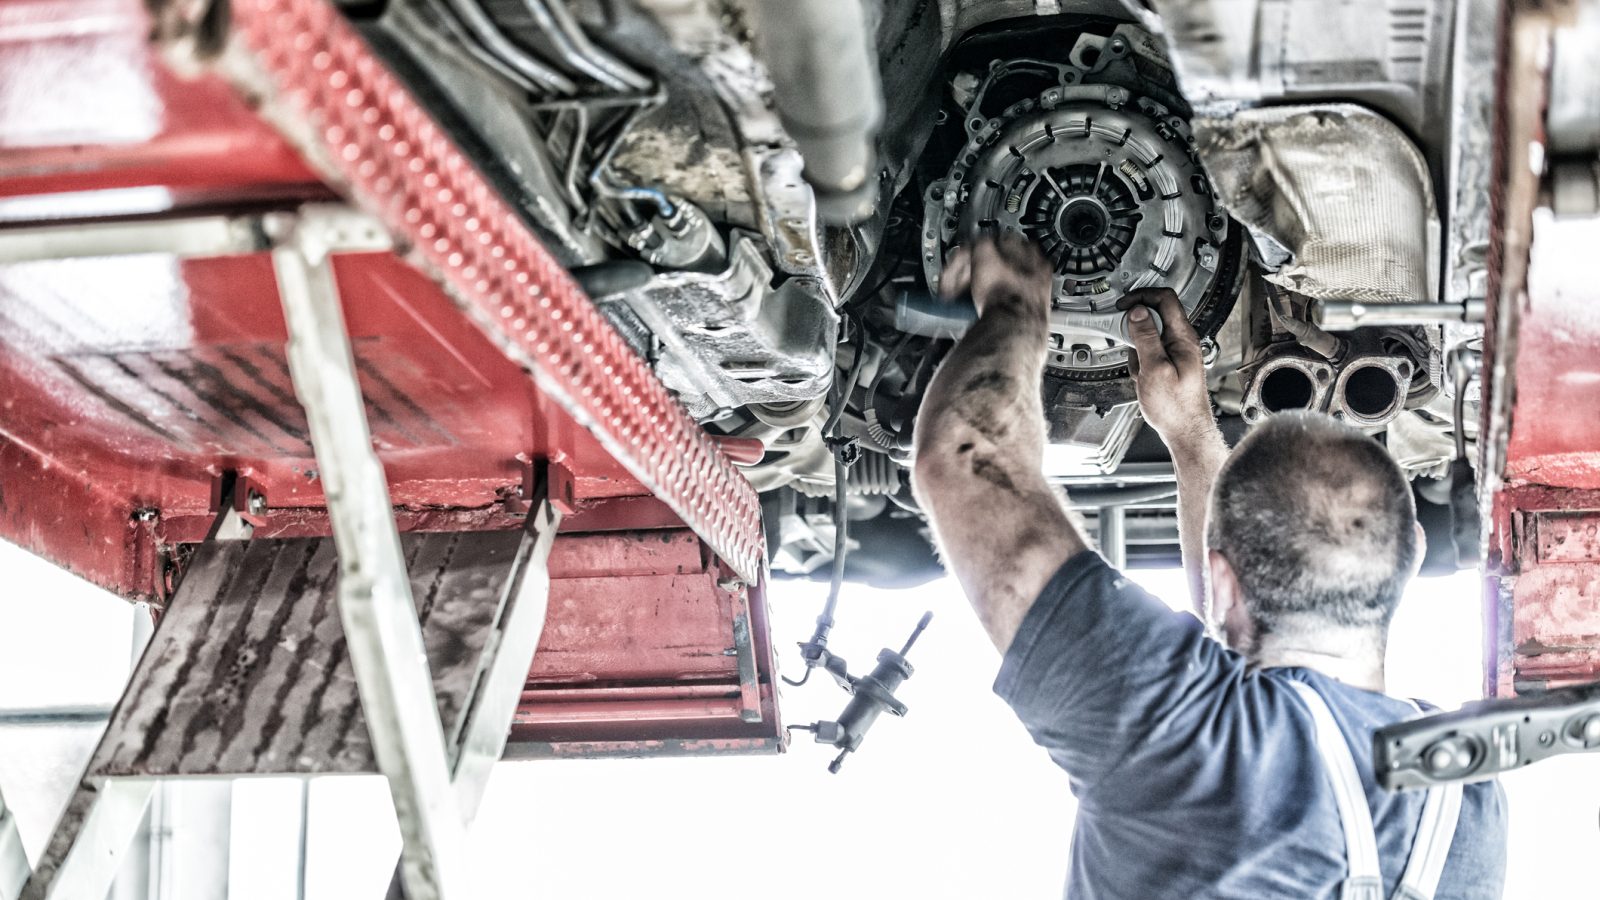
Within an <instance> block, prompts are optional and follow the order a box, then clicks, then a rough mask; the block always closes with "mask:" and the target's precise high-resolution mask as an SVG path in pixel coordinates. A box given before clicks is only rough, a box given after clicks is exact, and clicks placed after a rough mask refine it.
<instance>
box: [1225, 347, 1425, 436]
mask: <svg viewBox="0 0 1600 900" xmlns="http://www.w3.org/2000/svg"><path fill="white" fill-rule="evenodd" d="M1414 369H1415V367H1414V365H1413V364H1412V362H1411V360H1410V359H1408V358H1406V357H1403V356H1353V357H1350V358H1349V359H1346V360H1344V361H1343V362H1341V363H1339V364H1337V365H1336V364H1334V363H1331V362H1328V361H1327V360H1322V359H1310V358H1306V357H1301V356H1278V357H1276V358H1274V359H1271V360H1268V361H1267V362H1265V363H1263V364H1262V366H1261V368H1260V369H1259V370H1257V372H1256V375H1255V377H1254V378H1253V379H1251V380H1250V384H1249V387H1248V388H1247V389H1246V391H1245V397H1244V404H1243V407H1242V410H1243V414H1244V418H1245V421H1246V422H1250V423H1255V422H1259V421H1260V420H1261V419H1263V418H1265V417H1266V416H1267V415H1269V414H1271V413H1275V412H1284V411H1286V410H1294V409H1310V410H1318V411H1322V412H1326V413H1328V414H1329V415H1331V416H1333V417H1334V418H1335V419H1342V420H1344V421H1346V422H1349V423H1350V424H1352V425H1355V426H1357V427H1362V428H1371V427H1378V426H1383V425H1387V424H1389V423H1390V422H1393V421H1394V420H1395V418H1396V417H1397V416H1399V415H1400V412H1401V410H1403V409H1405V403H1406V394H1407V393H1408V392H1409V390H1410V384H1411V377H1412V374H1413V372H1414Z"/></svg>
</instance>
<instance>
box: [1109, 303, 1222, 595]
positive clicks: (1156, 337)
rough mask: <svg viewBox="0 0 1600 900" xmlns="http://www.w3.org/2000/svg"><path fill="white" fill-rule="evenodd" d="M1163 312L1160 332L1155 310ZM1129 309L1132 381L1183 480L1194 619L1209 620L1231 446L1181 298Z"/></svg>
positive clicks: (1182, 533)
mask: <svg viewBox="0 0 1600 900" xmlns="http://www.w3.org/2000/svg"><path fill="white" fill-rule="evenodd" d="M1147 304H1153V305H1154V306H1155V308H1156V312H1158V313H1160V315H1161V325H1162V330H1161V332H1160V333H1157V332H1156V324H1155V319H1154V318H1152V316H1153V315H1154V314H1153V313H1152V312H1151V310H1150V306H1149V305H1147ZM1118 305H1119V306H1121V307H1122V308H1124V309H1127V310H1128V336H1129V337H1131V338H1133V350H1134V359H1133V360H1132V362H1131V363H1130V366H1131V368H1132V369H1133V384H1134V388H1135V389H1136V390H1137V391H1138V394H1139V409H1140V410H1142V411H1143V412H1144V418H1145V421H1147V422H1149V423H1150V426H1151V427H1152V428H1154V429H1155V430H1156V433H1157V434H1159V435H1161V440H1162V441H1164V442H1165V443H1166V445H1167V449H1168V450H1169V451H1171V453H1172V467H1173V470H1174V472H1175V474H1176V475H1177V477H1178V543H1179V544H1180V545H1181V546H1182V548H1183V568H1184V572H1185V574H1186V575H1187V579H1188V582H1189V599H1190V602H1191V603H1192V604H1193V608H1194V612H1195V615H1197V616H1199V617H1200V621H1202V622H1210V621H1211V618H1210V609H1209V604H1208V603H1207V602H1206V582H1205V528H1206V505H1207V503H1208V500H1209V498H1210V496H1211V485H1212V483H1213V482H1215V481H1216V478H1217V472H1219V471H1221V469H1222V464H1223V462H1224V461H1226V460H1227V458H1228V445H1227V444H1226V443H1225V442H1224V441H1223V440H1222V432H1221V431H1219V430H1218V429H1217V422H1216V420H1215V419H1213V418H1212V417H1211V395H1210V394H1209V393H1207V391H1206V366H1205V361H1204V360H1203V359H1202V358H1201V354H1200V338H1199V337H1198V336H1197V335H1196V334H1195V333H1194V326H1192V325H1190V324H1189V319H1188V317H1187V316H1185V315H1184V314H1183V304H1182V303H1180V302H1178V295H1177V294H1175V293H1173V292H1172V291H1170V290H1167V289H1166V288H1157V289H1155V290H1145V291H1134V292H1132V293H1130V294H1129V295H1128V296H1127V297H1125V298H1123V301H1122V302H1121V303H1119V304H1118Z"/></svg>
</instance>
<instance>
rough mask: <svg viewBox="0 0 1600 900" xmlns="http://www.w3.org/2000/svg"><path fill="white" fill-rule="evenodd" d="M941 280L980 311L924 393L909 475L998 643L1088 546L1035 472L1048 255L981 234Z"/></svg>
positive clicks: (1039, 458) (1041, 433)
mask: <svg viewBox="0 0 1600 900" xmlns="http://www.w3.org/2000/svg"><path fill="white" fill-rule="evenodd" d="M940 289H941V291H942V292H943V293H945V294H946V295H947V296H949V295H954V294H958V293H960V292H962V291H964V290H969V289H970V291H971V293H972V298H973V302H974V303H975V304H976V305H977V307H978V312H979V317H978V321H977V323H976V324H974V325H973V326H972V328H971V329H970V330H969V331H968V332H967V333H966V335H965V336H964V337H963V338H962V339H961V341H960V343H958V344H957V345H956V347H955V349H954V350H952V351H951V352H950V355H949V356H947V357H946V358H945V360H944V363H943V364H942V365H941V366H940V367H939V371H938V373H937V374H936V375H935V376H934V378H933V382H932V383H931V384H930V385H929V386H928V391H927V394H926V395H925V396H924V397H923V399H922V411H921V413H920V414H919V415H918V417H917V431H916V435H917V438H916V450H917V460H916V466H915V468H914V469H913V471H912V486H913V487H914V489H915V490H916V494H917V497H918V500H919V502H920V503H921V504H922V506H923V508H924V509H926V510H927V511H928V514H929V516H928V517H929V520H930V521H931V522H932V524H933V530H934V535H935V536H936V537H937V539H938V542H939V547H940V548H941V550H942V552H943V555H944V560H945V562H946V564H947V565H949V566H950V568H951V570H952V571H954V573H955V575H956V578H957V579H958V580H959V581H960V582H961V586H962V588H963V589H964V590H965V591H966V594H967V597H968V599H969V600H971V602H972V605H973V607H974V608H975V609H976V610H977V612H978V618H979V619H981V620H982V622H983V625H984V628H985V629H986V630H987V631H988V632H989V637H990V639H991V640H993V641H994V644H995V646H996V647H999V648H1000V651H1001V652H1002V653H1004V652H1005V650H1006V648H1008V647H1009V646H1011V641H1012V638H1013V637H1015V636H1016V633H1017V629H1018V628H1019V627H1020V626H1021V624H1022V618H1023V616H1024V615H1025V614H1026V613H1027V612H1028V608H1029V607H1030V606H1031V605H1032V604H1033V601H1034V600H1035V599H1036V598H1037V597H1038V596H1039V593H1040V591H1042V590H1043V589H1044V586H1045V584H1046V583H1047V582H1048V581H1049V580H1050V577H1051V575H1053V574H1054V573H1055V571H1056V570H1057V569H1059V568H1060V567H1061V564H1062V563H1063V562H1065V561H1066V560H1067V559H1068V557H1070V556H1072V555H1073V554H1075V553H1078V552H1079V551H1081V550H1084V549H1085V548H1086V547H1087V546H1088V542H1087V541H1086V540H1084V537H1083V533H1082V532H1081V531H1080V530H1079V529H1078V527H1077V525H1076V524H1075V523H1074V522H1073V520H1072V519H1071V517H1069V516H1068V515H1067V511H1066V509H1065V508H1064V506H1063V504H1062V500H1061V498H1060V495H1059V494H1058V493H1057V492H1056V491H1054V490H1052V489H1051V487H1050V485H1049V484H1048V483H1047V482H1046V481H1045V479H1044V475H1043V472H1042V467H1043V454H1044V439H1045V422H1044V408H1043V404H1042V402H1041V400H1040V397H1039V390H1040V384H1041V382H1042V380H1043V376H1044V361H1045V351H1046V347H1047V345H1048V342H1049V335H1048V331H1049V329H1048V327H1047V326H1048V316H1049V311H1050V294H1051V283H1050V264H1049V263H1048V262H1047V261H1046V260H1045V259H1044V257H1042V256H1041V255H1040V254H1039V251H1038V250H1036V249H1034V247H1033V245H1031V244H1029V243H1027V242H1026V241H1025V240H1023V239H1022V238H1020V237H1018V236H1015V235H1006V236H1002V237H1001V238H1000V239H998V240H990V239H987V238H986V239H983V240H980V241H979V242H978V243H977V244H976V245H975V246H974V247H973V248H972V250H971V252H970V253H967V252H958V253H957V254H956V255H955V256H953V257H952V259H951V261H950V265H949V266H948V267H947V268H946V270H945V276H944V283H943V284H941V285H940Z"/></svg>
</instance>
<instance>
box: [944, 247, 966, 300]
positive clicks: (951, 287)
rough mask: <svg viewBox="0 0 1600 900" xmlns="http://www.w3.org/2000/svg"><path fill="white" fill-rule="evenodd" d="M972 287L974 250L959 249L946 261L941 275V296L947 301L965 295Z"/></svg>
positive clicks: (953, 251)
mask: <svg viewBox="0 0 1600 900" xmlns="http://www.w3.org/2000/svg"><path fill="white" fill-rule="evenodd" d="M971 287H972V250H971V249H970V248H968V247H957V248H956V249H954V250H952V251H950V256H949V258H947V259H946V260H945V261H944V272H943V273H941V274H940V275H939V295H940V296H941V297H944V298H945V299H946V300H949V299H953V298H955V297H958V296H960V295H961V294H963V293H965V292H966V291H967V290H968V289H969V288H971Z"/></svg>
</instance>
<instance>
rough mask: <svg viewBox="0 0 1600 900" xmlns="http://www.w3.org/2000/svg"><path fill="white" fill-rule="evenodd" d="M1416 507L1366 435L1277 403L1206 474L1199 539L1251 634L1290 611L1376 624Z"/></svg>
mask: <svg viewBox="0 0 1600 900" xmlns="http://www.w3.org/2000/svg"><path fill="white" fill-rule="evenodd" d="M1416 517H1417V510H1416V504H1415V502H1414V501H1413V500H1412V498H1411V488H1410V486H1409V484H1407V482H1406V478H1405V475H1404V474H1403V473H1402V472H1401V471H1400V467H1399V466H1398V465H1396V464H1395V462H1394V460H1393V459H1392V458H1391V457H1390V456H1389V454H1388V452H1387V451H1386V450H1384V448H1383V447H1382V446H1380V445H1379V444H1378V442H1377V441H1375V440H1373V439H1372V438H1371V437H1369V436H1367V435H1365V434H1363V433H1361V432H1360V431H1358V430H1356V429H1354V428H1351V427H1350V426H1348V425H1345V424H1343V423H1340V422H1337V421H1335V420H1333V419H1332V418H1330V417H1328V416H1326V415H1322V414H1320V413H1307V412H1292V413H1282V414H1278V415H1274V416H1271V417H1269V418H1267V419H1266V420H1264V421H1263V422H1262V423H1261V424H1259V425H1257V426H1256V427H1255V428H1254V429H1253V430H1252V431H1251V432H1250V434H1249V435H1248V436H1247V437H1246V438H1245V439H1244V440H1243V441H1241V442H1240V443H1239V446H1238V447H1237V448H1236V449H1235V450H1234V452H1233V454H1232V455H1231V456H1230V457H1229V459H1228V461H1227V463H1226V465H1224V466H1223V469H1222V471H1221V472H1220V473H1219V474H1218V477H1217V482H1216V485H1215V488H1214V492H1213V494H1212V501H1211V515H1210V520H1209V522H1208V525H1207V530H1206V540H1207V542H1208V543H1209V545H1210V547H1211V549H1213V550H1216V551H1218V552H1220V553H1221V554H1222V555H1223V556H1224V557H1226V558H1227V560H1228V562H1229V564H1230V565H1232V567H1233V571H1234V575H1235V576H1236V577H1237V578H1238V580H1239V587H1240V589H1241V591H1242V592H1243V595H1244V606H1245V611H1246V612H1247V613H1248V614H1249V615H1250V618H1251V620H1252V621H1253V623H1254V625H1255V628H1256V631H1257V633H1258V635H1265V634H1269V633H1271V632H1272V631H1274V630H1275V629H1276V628H1277V626H1279V625H1280V624H1281V623H1282V622H1283V621H1284V619H1285V618H1286V617H1291V616H1293V617H1299V618H1304V617H1306V616H1313V617H1320V618H1325V619H1327V620H1328V621H1329V623H1330V624H1338V625H1343V626H1352V627H1380V628H1382V627H1387V626H1388V624H1389V620H1390V618H1391V617H1392V616H1393V615H1394V610H1395V607H1396V606H1397V605H1398V604H1399V603H1400V594H1401V592H1402V591H1403V590H1404V589H1405V584H1406V581H1407V580H1408V579H1409V578H1410V577H1411V574H1412V572H1413V571H1414V566H1415V564H1416V560H1417V554H1418V552H1419V548H1418V547H1417V536H1416Z"/></svg>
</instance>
